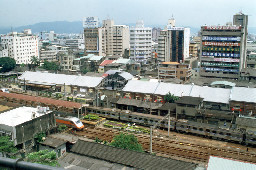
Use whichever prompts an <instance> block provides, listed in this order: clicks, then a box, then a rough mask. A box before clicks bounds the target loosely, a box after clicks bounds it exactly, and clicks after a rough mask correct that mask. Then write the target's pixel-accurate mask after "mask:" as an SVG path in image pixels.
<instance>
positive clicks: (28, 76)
mask: <svg viewBox="0 0 256 170" xmlns="http://www.w3.org/2000/svg"><path fill="white" fill-rule="evenodd" d="M19 79H20V80H24V79H25V80H26V81H27V82H30V83H35V84H62V85H64V83H65V85H76V86H81V87H96V86H97V85H98V84H99V83H100V82H101V80H102V77H90V76H77V75H65V74H53V73H47V72H30V71H27V72H24V73H23V74H22V75H21V76H20V77H19Z"/></svg>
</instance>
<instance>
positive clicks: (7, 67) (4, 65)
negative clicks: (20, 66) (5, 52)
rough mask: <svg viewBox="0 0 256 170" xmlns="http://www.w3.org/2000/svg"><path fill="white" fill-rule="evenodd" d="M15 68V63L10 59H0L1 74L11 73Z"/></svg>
mask: <svg viewBox="0 0 256 170" xmlns="http://www.w3.org/2000/svg"><path fill="white" fill-rule="evenodd" d="M15 66H16V61H15V60H14V59H13V58H10V57H1V58H0V67H1V72H8V71H12V70H13V69H14V68H15Z"/></svg>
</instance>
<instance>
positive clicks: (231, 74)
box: [200, 13, 248, 79]
mask: <svg viewBox="0 0 256 170" xmlns="http://www.w3.org/2000/svg"><path fill="white" fill-rule="evenodd" d="M247 24H248V16H247V15H244V14H242V13H239V14H236V15H234V16H233V25H227V26H202V27H201V34H202V40H201V50H200V64H201V68H200V75H201V76H205V77H221V78H235V79H237V78H239V77H240V71H241V70H242V69H243V68H246V42H247Z"/></svg>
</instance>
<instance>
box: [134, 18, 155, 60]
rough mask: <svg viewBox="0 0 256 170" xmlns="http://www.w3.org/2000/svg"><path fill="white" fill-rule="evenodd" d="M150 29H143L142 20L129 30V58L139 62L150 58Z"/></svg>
mask: <svg viewBox="0 0 256 170" xmlns="http://www.w3.org/2000/svg"><path fill="white" fill-rule="evenodd" d="M151 44H152V28H149V27H144V23H143V21H142V20H139V21H137V22H136V27H131V28H130V58H131V59H133V60H136V61H139V62H143V61H146V60H147V59H148V58H150V57H151V50H152V46H151Z"/></svg>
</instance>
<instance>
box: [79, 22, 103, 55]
mask: <svg viewBox="0 0 256 170" xmlns="http://www.w3.org/2000/svg"><path fill="white" fill-rule="evenodd" d="M83 27H84V46H85V49H84V53H85V55H88V54H94V55H100V56H101V55H103V54H102V29H101V28H99V20H98V17H87V18H85V19H84V21H83Z"/></svg>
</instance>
